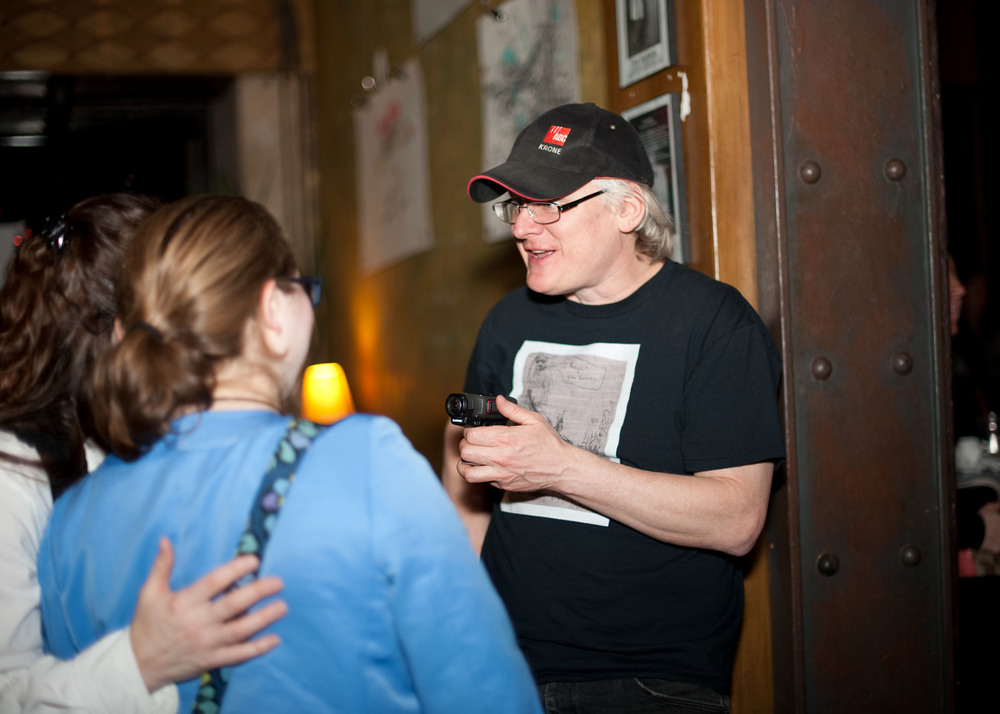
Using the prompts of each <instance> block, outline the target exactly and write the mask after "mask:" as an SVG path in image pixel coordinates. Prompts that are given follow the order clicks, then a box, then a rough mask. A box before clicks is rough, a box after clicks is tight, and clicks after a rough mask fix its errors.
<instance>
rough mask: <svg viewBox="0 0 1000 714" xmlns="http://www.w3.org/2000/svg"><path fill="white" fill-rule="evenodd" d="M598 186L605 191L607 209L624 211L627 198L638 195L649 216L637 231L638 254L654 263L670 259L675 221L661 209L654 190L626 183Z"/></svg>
mask: <svg viewBox="0 0 1000 714" xmlns="http://www.w3.org/2000/svg"><path fill="white" fill-rule="evenodd" d="M594 183H595V184H596V185H597V187H598V188H601V189H604V195H603V196H602V197H601V199H602V200H603V201H604V205H605V206H607V207H608V208H612V209H615V210H617V209H619V208H621V205H622V201H623V199H624V198H625V197H627V196H634V195H636V193H638V194H639V197H640V198H641V199H642V202H643V204H644V205H645V207H646V212H645V215H644V216H643V217H642V220H641V221H640V222H639V225H638V226H636V228H635V231H633V233H635V251H636V253H638V254H639V255H645V256H647V257H648V258H651V259H652V260H653V261H654V262H656V261H660V260H666V259H667V258H669V257H670V254H671V253H672V252H673V248H674V219H673V218H671V217H670V215H669V214H668V213H667V212H666V210H664V208H663V206H661V205H660V202H659V200H657V198H656V194H654V193H653V189H651V188H650V187H649V186H646V185H645V184H641V183H636V182H634V181H625V180H624V179H597V180H596V181H594Z"/></svg>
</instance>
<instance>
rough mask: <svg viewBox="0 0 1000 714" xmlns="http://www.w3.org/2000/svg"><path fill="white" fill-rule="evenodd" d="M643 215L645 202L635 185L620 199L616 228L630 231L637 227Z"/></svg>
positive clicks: (644, 213)
mask: <svg viewBox="0 0 1000 714" xmlns="http://www.w3.org/2000/svg"><path fill="white" fill-rule="evenodd" d="M645 217H646V202H645V201H643V200H642V194H641V193H640V189H639V188H638V187H635V189H634V190H633V191H629V192H628V194H626V195H625V196H624V197H623V198H622V200H621V208H620V209H619V210H618V230H619V231H621V232H622V233H631V232H632V231H634V230H635V229H636V228H638V227H639V224H640V223H642V219H643V218H645Z"/></svg>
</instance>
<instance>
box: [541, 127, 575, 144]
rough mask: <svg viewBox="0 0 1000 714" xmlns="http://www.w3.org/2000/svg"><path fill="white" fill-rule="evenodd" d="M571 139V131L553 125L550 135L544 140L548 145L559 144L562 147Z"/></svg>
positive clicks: (550, 128)
mask: <svg viewBox="0 0 1000 714" xmlns="http://www.w3.org/2000/svg"><path fill="white" fill-rule="evenodd" d="M568 138H569V129H567V128H566V127H564V126H556V125H555V124H553V125H552V126H550V127H549V133H548V134H546V135H545V138H544V139H542V141H544V142H545V143H546V144H558V145H559V146H562V145H563V144H565V143H566V139H568Z"/></svg>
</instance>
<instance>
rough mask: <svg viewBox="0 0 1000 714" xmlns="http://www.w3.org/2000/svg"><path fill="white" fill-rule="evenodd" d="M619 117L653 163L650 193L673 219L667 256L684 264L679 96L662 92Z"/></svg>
mask: <svg viewBox="0 0 1000 714" xmlns="http://www.w3.org/2000/svg"><path fill="white" fill-rule="evenodd" d="M622 116H623V117H624V118H625V119H626V120H627V121H628V122H629V123H631V124H632V126H634V127H635V129H636V131H638V132H639V136H640V138H641V139H642V143H643V146H645V147H646V153H647V154H649V162H650V163H651V164H652V165H653V193H655V194H656V197H657V198H658V199H659V201H660V205H662V206H663V207H664V208H665V209H666V210H667V213H669V214H670V216H671V218H673V219H674V249H673V252H672V253H671V256H670V258H671V260H673V261H675V262H677V263H684V262H686V261H687V260H688V256H689V255H690V252H689V233H688V222H687V191H686V190H685V182H684V150H683V144H682V142H681V128H680V124H681V120H680V95H679V94H676V93H673V92H671V93H668V94H663V95H661V96H659V97H657V98H656V99H651V100H649V101H648V102H644V103H642V104H640V105H638V106H636V107H632V108H631V109H626V110H625V111H623V112H622Z"/></svg>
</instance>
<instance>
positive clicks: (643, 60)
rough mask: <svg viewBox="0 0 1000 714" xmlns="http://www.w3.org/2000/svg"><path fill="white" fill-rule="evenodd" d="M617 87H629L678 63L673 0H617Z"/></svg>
mask: <svg viewBox="0 0 1000 714" xmlns="http://www.w3.org/2000/svg"><path fill="white" fill-rule="evenodd" d="M615 6H616V7H615V16H616V18H617V24H618V86H620V87H627V86H628V85H630V84H634V83H635V82H638V81H639V80H640V79H642V78H643V77H648V76H649V75H651V74H655V73H656V72H659V71H660V70H661V69H664V68H665V67H669V66H670V65H672V64H673V63H674V62H675V57H674V39H673V38H674V22H673V19H674V1H673V0H615Z"/></svg>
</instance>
